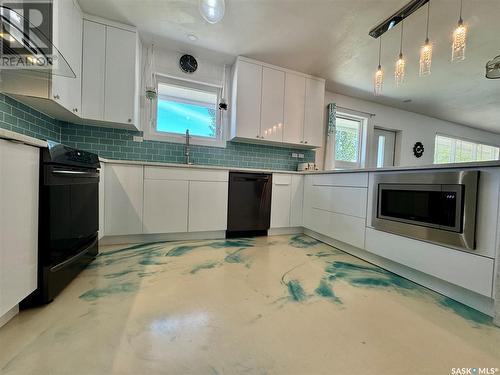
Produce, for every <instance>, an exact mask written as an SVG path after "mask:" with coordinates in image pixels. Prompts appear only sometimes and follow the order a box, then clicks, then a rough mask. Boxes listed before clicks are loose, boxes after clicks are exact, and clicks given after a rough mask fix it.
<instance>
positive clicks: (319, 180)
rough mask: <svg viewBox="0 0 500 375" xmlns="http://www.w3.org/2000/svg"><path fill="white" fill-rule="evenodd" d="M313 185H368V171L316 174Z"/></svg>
mask: <svg viewBox="0 0 500 375" xmlns="http://www.w3.org/2000/svg"><path fill="white" fill-rule="evenodd" d="M312 184H313V185H327V186H353V187H368V173H332V174H321V175H317V176H316V175H314V176H313V180H312Z"/></svg>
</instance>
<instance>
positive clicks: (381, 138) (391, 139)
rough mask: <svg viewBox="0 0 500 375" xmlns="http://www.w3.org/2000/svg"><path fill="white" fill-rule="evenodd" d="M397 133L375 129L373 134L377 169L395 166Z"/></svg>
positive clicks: (374, 158)
mask: <svg viewBox="0 0 500 375" xmlns="http://www.w3.org/2000/svg"><path fill="white" fill-rule="evenodd" d="M395 145H396V132H395V131H392V130H384V129H380V128H375V129H374V132H373V147H372V149H373V159H372V160H374V164H375V166H376V167H377V168H383V167H392V166H393V165H394V149H395Z"/></svg>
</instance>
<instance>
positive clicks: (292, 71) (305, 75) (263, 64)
mask: <svg viewBox="0 0 500 375" xmlns="http://www.w3.org/2000/svg"><path fill="white" fill-rule="evenodd" d="M238 61H244V62H247V63H250V64H255V65H260V66H265V67H266V68H271V69H275V70H279V71H281V72H285V73H293V74H296V75H299V76H302V77H306V78H310V79H314V80H317V81H322V82H325V79H324V78H321V77H316V76H312V75H310V74H306V73H301V72H297V71H296V70H291V69H287V68H283V67H281V66H276V65H271V64H268V63H265V62H263V61H258V60H254V59H250V58H248V57H245V56H238V57H237V58H236V61H235V63H236V62H238Z"/></svg>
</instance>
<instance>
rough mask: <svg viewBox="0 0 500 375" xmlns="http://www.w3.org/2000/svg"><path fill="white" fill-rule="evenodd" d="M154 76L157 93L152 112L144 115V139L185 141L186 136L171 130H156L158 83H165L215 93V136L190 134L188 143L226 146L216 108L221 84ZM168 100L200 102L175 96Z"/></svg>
mask: <svg viewBox="0 0 500 375" xmlns="http://www.w3.org/2000/svg"><path fill="white" fill-rule="evenodd" d="M155 76H156V82H155V85H156V90H157V91H156V92H157V93H158V95H157V97H156V99H155V100H154V103H153V108H152V113H151V112H150V113H149V115H148V116H146V117H147V118H148V121H147V124H146V126H145V129H144V139H146V140H152V141H161V142H174V143H185V142H186V136H185V135H183V134H180V133H173V132H164V131H158V130H157V120H158V101H159V100H160V99H161V98H162V96H161V95H160V94H159V85H160V84H165V85H172V86H179V87H182V88H185V89H191V90H198V91H202V92H208V93H212V94H216V95H217V99H216V108H215V113H216V128H217V129H219V131H218V132H217V133H218V134H217V135H216V137H215V138H211V137H203V136H199V135H191V136H190V139H189V143H190V144H192V145H200V146H212V147H221V148H225V147H226V137H225V128H226V127H225V123H224V121H223V116H222V115H221V111H220V110H219V109H218V104H219V103H220V100H221V95H222V86H220V85H214V84H210V83H204V82H197V81H192V80H185V79H182V78H176V77H175V78H174V77H170V76H163V75H158V74H156V75H155ZM165 97H166V96H165ZM169 100H171V101H176V102H179V103H186V104H194V105H197V103H199V104H202V103H200V102H197V101H196V100H183V99H178V98H175V97H171V99H169Z"/></svg>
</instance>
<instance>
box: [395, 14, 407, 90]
mask: <svg viewBox="0 0 500 375" xmlns="http://www.w3.org/2000/svg"><path fill="white" fill-rule="evenodd" d="M403 26H404V21H401V41H400V45H399V56H398V59H397V60H396V68H395V70H394V79H395V80H396V86H400V85H401V84H402V83H403V80H404V78H405V68H406V61H405V59H404V57H403V30H404V27H403Z"/></svg>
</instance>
